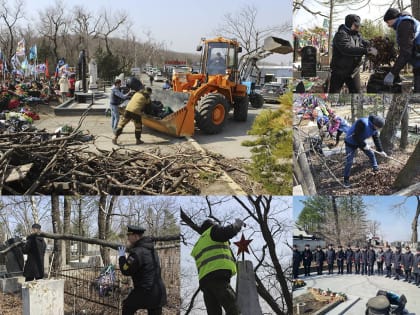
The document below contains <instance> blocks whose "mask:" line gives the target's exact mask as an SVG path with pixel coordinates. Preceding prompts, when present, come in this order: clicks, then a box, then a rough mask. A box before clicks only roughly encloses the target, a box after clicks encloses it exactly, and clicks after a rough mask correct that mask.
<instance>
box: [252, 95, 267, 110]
mask: <svg viewBox="0 0 420 315" xmlns="http://www.w3.org/2000/svg"><path fill="white" fill-rule="evenodd" d="M249 101H250V102H251V106H252V107H254V108H261V107H263V105H264V97H262V95H260V94H258V93H255V94H253V95H250V96H249Z"/></svg>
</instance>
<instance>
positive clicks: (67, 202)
mask: <svg viewBox="0 0 420 315" xmlns="http://www.w3.org/2000/svg"><path fill="white" fill-rule="evenodd" d="M70 217H71V197H70V196H64V213H63V233H64V234H70V229H71V226H70ZM65 249H66V264H69V263H70V256H71V253H70V241H65Z"/></svg>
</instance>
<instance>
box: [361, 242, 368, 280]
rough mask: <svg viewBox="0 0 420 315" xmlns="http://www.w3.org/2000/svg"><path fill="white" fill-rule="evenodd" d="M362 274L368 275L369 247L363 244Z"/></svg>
mask: <svg viewBox="0 0 420 315" xmlns="http://www.w3.org/2000/svg"><path fill="white" fill-rule="evenodd" d="M360 262H361V267H362V275H367V266H368V256H367V247H366V246H363V248H362V252H361V257H360Z"/></svg>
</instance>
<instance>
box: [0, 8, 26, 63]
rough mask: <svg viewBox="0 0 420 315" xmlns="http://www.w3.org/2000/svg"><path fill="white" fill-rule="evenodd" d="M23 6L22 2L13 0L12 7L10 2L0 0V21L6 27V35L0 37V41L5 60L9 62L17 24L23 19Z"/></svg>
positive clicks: (12, 53) (13, 47)
mask: <svg viewBox="0 0 420 315" xmlns="http://www.w3.org/2000/svg"><path fill="white" fill-rule="evenodd" d="M23 4H24V3H23V0H15V1H14V5H11V1H5V0H2V1H1V2H0V20H2V21H3V23H4V25H5V26H6V34H2V36H0V41H1V45H2V48H3V51H5V52H6V54H5V55H6V60H10V58H11V57H12V56H13V55H14V53H15V47H16V46H15V37H16V34H17V23H18V21H19V20H20V19H22V18H23V17H24V15H23ZM0 29H1V28H0Z"/></svg>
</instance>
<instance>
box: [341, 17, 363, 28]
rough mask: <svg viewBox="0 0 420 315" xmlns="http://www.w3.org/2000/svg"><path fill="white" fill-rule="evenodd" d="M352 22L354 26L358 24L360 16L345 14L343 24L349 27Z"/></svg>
mask: <svg viewBox="0 0 420 315" xmlns="http://www.w3.org/2000/svg"><path fill="white" fill-rule="evenodd" d="M353 23H354V24H355V25H356V26H360V16H358V15H356V14H349V15H347V16H346V18H345V20H344V24H345V25H346V26H347V27H348V28H351V26H352V25H353Z"/></svg>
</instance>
